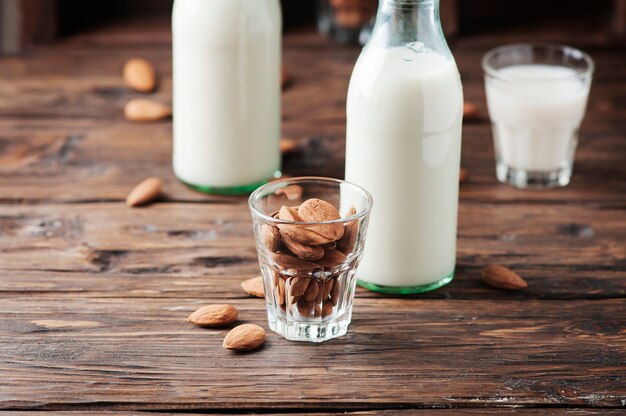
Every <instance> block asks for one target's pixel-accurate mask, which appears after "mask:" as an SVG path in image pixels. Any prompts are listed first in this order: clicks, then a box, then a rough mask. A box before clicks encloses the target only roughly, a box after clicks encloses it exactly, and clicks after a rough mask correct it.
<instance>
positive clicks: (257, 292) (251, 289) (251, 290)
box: [241, 276, 265, 298]
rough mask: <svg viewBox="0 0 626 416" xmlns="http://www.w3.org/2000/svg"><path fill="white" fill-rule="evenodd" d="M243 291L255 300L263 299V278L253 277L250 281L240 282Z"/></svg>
mask: <svg viewBox="0 0 626 416" xmlns="http://www.w3.org/2000/svg"><path fill="white" fill-rule="evenodd" d="M241 287H242V288H243V290H244V291H245V292H246V293H247V294H249V295H252V296H256V297H257V298H264V297H265V289H264V288H263V276H257V277H253V278H252V279H248V280H244V281H243V282H241Z"/></svg>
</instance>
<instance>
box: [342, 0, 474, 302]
mask: <svg viewBox="0 0 626 416" xmlns="http://www.w3.org/2000/svg"><path fill="white" fill-rule="evenodd" d="M462 116H463V92H462V87H461V80H460V76H459V72H458V70H457V67H456V64H455V61H454V59H453V57H452V54H451V53H450V49H449V48H448V45H447V44H446V40H445V38H444V37H443V34H442V30H441V23H440V21H439V0H381V1H380V4H379V9H378V14H377V17H376V23H375V26H374V29H373V32H372V36H371V38H370V40H369V42H368V43H367V45H366V46H365V48H364V49H363V52H362V53H361V55H360V57H359V59H358V61H357V63H356V66H355V68H354V72H353V73H352V78H351V80H350V87H349V91H348V101H347V149H346V180H348V181H351V182H354V183H356V184H358V185H360V186H362V187H364V188H365V189H367V190H368V191H369V192H370V193H371V194H372V196H373V197H374V201H375V203H374V206H373V210H372V213H371V216H370V223H369V228H368V230H369V231H368V241H367V244H366V246H365V251H364V255H363V259H362V262H361V265H360V267H359V269H358V271H357V278H358V281H359V284H360V285H362V286H364V287H366V288H368V289H371V290H375V291H380V292H387V293H400V294H409V293H419V292H424V291H427V290H432V289H435V288H438V287H440V286H442V285H444V284H446V283H448V282H450V281H451V280H452V278H453V276H454V269H455V260H456V227H457V207H458V191H459V168H460V156H461V121H462Z"/></svg>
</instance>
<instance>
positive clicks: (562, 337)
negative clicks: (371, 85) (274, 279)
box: [0, 296, 626, 411]
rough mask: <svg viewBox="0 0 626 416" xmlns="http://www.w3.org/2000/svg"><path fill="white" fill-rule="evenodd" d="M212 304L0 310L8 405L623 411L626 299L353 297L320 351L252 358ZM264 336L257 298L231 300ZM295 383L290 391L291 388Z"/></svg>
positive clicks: (86, 303)
mask: <svg viewBox="0 0 626 416" xmlns="http://www.w3.org/2000/svg"><path fill="white" fill-rule="evenodd" d="M204 302H206V300H204V299H197V298H192V299H150V300H146V301H135V302H129V301H128V300H127V299H84V298H80V297H78V296H77V297H75V298H74V299H67V298H64V299H59V300H42V299H38V298H29V297H26V296H20V297H6V298H3V299H2V300H1V302H0V318H1V319H0V345H1V348H0V349H1V350H2V352H3V354H2V355H1V356H0V391H1V392H2V394H0V408H2V409H5V410H8V409H28V408H32V407H33V406H37V407H38V408H40V409H55V408H57V409H67V408H70V407H71V408H75V409H77V410H78V409H81V408H83V409H85V410H87V409H89V408H91V407H95V408H96V409H98V408H99V406H102V403H106V407H107V409H111V410H115V409H118V410H122V409H127V410H140V409H142V410H144V409H160V410H174V409H187V410H192V409H206V410H211V409H247V410H253V409H257V410H258V409H275V411H284V410H287V409H292V410H294V409H312V408H316V409H317V408H319V409H329V410H333V409H334V410H342V411H343V410H366V409H367V408H368V407H369V406H374V408H388V409H391V408H402V407H409V408H411V407H426V406H435V407H436V406H445V407H450V406H454V407H457V406H458V407H483V406H487V407H489V406H507V405H512V404H515V405H518V406H519V405H523V406H531V407H532V406H571V407H580V406H583V407H589V406H598V407H609V408H610V407H616V408H617V407H621V406H623V405H624V400H625V399H626V383H624V371H623V370H624V368H623V366H624V363H625V362H626V361H625V360H626V331H625V329H624V328H626V317H625V316H624V314H623V307H624V301H623V300H603V301H568V302H562V301H553V302H548V301H533V300H527V301H522V302H520V301H489V300H484V301H448V300H404V299H402V300H401V299H357V300H356V304H355V310H354V321H353V324H352V325H351V328H350V331H349V334H348V335H347V336H345V337H342V338H340V339H337V340H334V341H332V342H328V343H325V344H321V345H311V344H302V343H293V342H288V341H286V340H284V339H282V338H280V337H279V336H277V335H275V334H273V333H268V342H267V344H266V346H265V347H264V348H263V349H262V350H260V351H258V352H256V353H253V354H243V355H242V354H233V353H230V352H228V351H226V350H224V349H223V348H222V346H221V342H222V338H223V336H224V334H225V333H226V331H227V330H205V329H199V328H194V327H192V326H191V325H190V324H187V323H186V322H185V317H186V316H187V315H188V314H189V313H190V312H191V311H192V310H193V309H195V308H196V307H198V306H199V305H202V304H203V303H204ZM232 304H233V305H235V306H236V307H238V308H239V310H240V319H241V321H242V322H255V323H259V324H262V325H265V322H266V321H265V310H264V305H263V302H262V301H261V300H260V299H246V300H233V301H232ZM287 386H288V388H287Z"/></svg>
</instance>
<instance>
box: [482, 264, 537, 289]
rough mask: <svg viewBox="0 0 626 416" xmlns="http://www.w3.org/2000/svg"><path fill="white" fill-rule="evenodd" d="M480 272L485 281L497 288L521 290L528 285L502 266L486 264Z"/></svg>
mask: <svg viewBox="0 0 626 416" xmlns="http://www.w3.org/2000/svg"><path fill="white" fill-rule="evenodd" d="M481 274H482V277H483V280H484V281H485V283H487V284H488V285H489V286H493V287H495V288H498V289H507V290H522V289H525V288H527V287H528V283H526V281H525V280H524V279H522V278H521V277H520V276H519V275H518V274H517V273H515V272H514V271H513V270H511V269H508V268H506V267H503V266H498V265H491V266H487V267H485V268H484V269H483V270H482V272H481Z"/></svg>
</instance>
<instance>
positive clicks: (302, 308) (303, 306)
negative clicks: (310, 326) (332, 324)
mask: <svg viewBox="0 0 626 416" xmlns="http://www.w3.org/2000/svg"><path fill="white" fill-rule="evenodd" d="M297 308H298V312H300V315H302V316H304V317H310V316H315V303H313V302H310V301H308V300H306V299H304V298H301V299H299V300H298V303H297Z"/></svg>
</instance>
